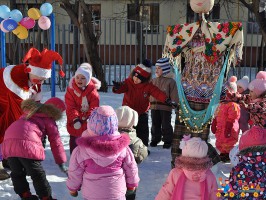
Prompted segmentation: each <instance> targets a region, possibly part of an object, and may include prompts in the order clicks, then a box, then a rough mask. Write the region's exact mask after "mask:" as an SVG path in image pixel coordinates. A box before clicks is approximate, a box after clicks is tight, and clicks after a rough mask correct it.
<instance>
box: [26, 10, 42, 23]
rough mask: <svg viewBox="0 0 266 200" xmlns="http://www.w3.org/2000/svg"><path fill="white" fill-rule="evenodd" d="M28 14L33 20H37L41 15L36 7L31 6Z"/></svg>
mask: <svg viewBox="0 0 266 200" xmlns="http://www.w3.org/2000/svg"><path fill="white" fill-rule="evenodd" d="M28 16H29V17H30V18H32V19H34V20H38V19H39V18H40V17H41V12H40V10H39V9H38V8H31V9H29V10H28Z"/></svg>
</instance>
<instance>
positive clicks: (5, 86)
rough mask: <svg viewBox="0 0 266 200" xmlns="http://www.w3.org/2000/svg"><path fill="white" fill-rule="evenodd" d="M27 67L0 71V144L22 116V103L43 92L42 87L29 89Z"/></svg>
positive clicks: (18, 66) (17, 66) (15, 67)
mask: <svg viewBox="0 0 266 200" xmlns="http://www.w3.org/2000/svg"><path fill="white" fill-rule="evenodd" d="M26 67H27V66H26V65H24V64H22V65H16V66H14V65H10V66H7V67H6V68H2V69H0V88H1V92H0V113H1V114H0V143H2V141H3V139H4V134H5V131H6V129H7V128H8V127H9V125H10V124H11V123H13V122H14V121H16V120H17V119H18V118H19V117H20V116H21V115H22V111H21V108H20V104H21V102H22V101H23V100H25V99H28V98H35V97H36V95H37V94H39V93H40V92H41V85H36V86H33V87H32V88H30V87H29V76H28V73H27V72H25V68H26Z"/></svg>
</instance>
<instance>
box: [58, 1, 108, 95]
mask: <svg viewBox="0 0 266 200" xmlns="http://www.w3.org/2000/svg"><path fill="white" fill-rule="evenodd" d="M76 6H77V8H78V9H77V10H73V5H72V4H71V3H70V1H69V0H61V3H60V7H62V8H63V9H64V10H65V11H66V12H67V13H68V15H69V17H70V18H71V19H72V21H73V23H74V24H75V26H77V27H78V29H79V32H80V34H81V37H82V40H83V46H84V51H85V56H86V58H87V61H88V62H89V63H90V64H91V65H92V67H93V70H94V72H95V75H96V77H97V78H98V79H99V80H100V81H101V82H102V86H101V91H105V92H106V91H107V89H108V86H107V82H106V80H105V76H104V71H103V68H102V62H101V59H100V56H99V54H98V50H97V45H98V41H99V38H100V33H99V32H97V33H96V34H95V33H94V31H93V24H92V23H91V22H92V12H91V10H90V9H89V8H88V7H87V5H86V4H85V2H84V0H76V1H75V7H76Z"/></svg>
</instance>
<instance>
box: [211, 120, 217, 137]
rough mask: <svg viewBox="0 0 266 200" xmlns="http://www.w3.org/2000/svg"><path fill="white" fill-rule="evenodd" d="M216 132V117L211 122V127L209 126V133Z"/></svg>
mask: <svg viewBox="0 0 266 200" xmlns="http://www.w3.org/2000/svg"><path fill="white" fill-rule="evenodd" d="M216 130H217V119H216V117H215V118H214V119H213V120H212V125H211V131H212V133H213V134H215V133H216Z"/></svg>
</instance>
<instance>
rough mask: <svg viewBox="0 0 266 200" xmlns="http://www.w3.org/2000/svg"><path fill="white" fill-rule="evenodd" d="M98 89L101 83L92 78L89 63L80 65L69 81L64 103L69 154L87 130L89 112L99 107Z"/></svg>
mask: <svg viewBox="0 0 266 200" xmlns="http://www.w3.org/2000/svg"><path fill="white" fill-rule="evenodd" d="M100 87H101V82H100V81H99V80H98V79H96V78H94V77H92V67H91V65H90V64H89V63H82V64H81V65H80V67H79V68H78V69H77V71H76V73H75V76H74V77H73V78H72V79H71V80H70V81H69V86H68V87H67V91H66V94H65V103H66V115H67V131H68V133H69V134H70V140H69V147H70V154H71V153H72V151H73V150H74V148H75V147H76V146H77V144H76V139H77V138H78V137H80V136H81V134H82V132H83V131H85V130H86V129H87V119H88V118H89V116H90V114H91V111H92V110H93V109H94V108H96V107H99V103H100V96H99V94H98V92H97V89H99V88H100Z"/></svg>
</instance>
